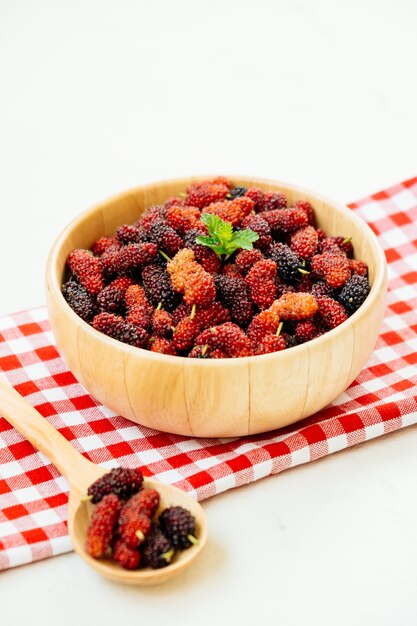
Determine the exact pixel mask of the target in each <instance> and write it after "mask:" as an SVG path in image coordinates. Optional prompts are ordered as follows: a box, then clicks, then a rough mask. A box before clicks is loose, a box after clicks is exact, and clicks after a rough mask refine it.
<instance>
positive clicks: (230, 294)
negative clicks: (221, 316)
mask: <svg viewBox="0 0 417 626" xmlns="http://www.w3.org/2000/svg"><path fill="white" fill-rule="evenodd" d="M214 283H215V285H216V291H217V296H218V299H219V300H220V302H221V303H222V304H223V305H224V306H225V307H226V308H227V309H229V311H230V316H231V318H232V321H234V322H236V324H239V325H240V326H246V325H247V324H249V322H250V320H251V319H252V314H253V305H252V302H251V300H250V298H249V295H248V292H247V287H246V283H245V281H244V280H243V279H241V278H234V277H231V276H224V275H219V276H216V277H215V279H214Z"/></svg>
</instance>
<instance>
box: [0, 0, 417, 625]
mask: <svg viewBox="0 0 417 626" xmlns="http://www.w3.org/2000/svg"><path fill="white" fill-rule="evenodd" d="M416 23H417V4H416V2H415V1H414V0H408V1H407V0H395V1H394V0H392V1H391V0H353V1H350V2H345V3H342V2H332V1H331V0H319V1H317V2H313V1H309V0H293V1H291V0H287V1H285V0H279V1H275V2H274V1H273V0H270V1H267V0H258V1H248V0H236V1H234V0H233V1H232V0H230V1H225V2H220V1H212V2H209V1H208V0H206V1H201V0H195V1H194V2H193V1H192V0H189V1H187V0H176V1H172V2H169V0H156V1H151V0H148V1H145V0H131V1H128V0H115V1H110V0H96V1H94V0H84V1H83V0H70V1H67V2H62V1H59V0H58V1H57V0H50V1H47V0H44V1H36V0H35V1H30V0H26V1H23V0H0V90H1V93H0V215H1V226H0V276H1V290H0V314H3V313H9V312H11V311H16V310H20V309H24V308H29V307H32V306H35V305H40V304H42V303H43V302H44V296H43V268H44V264H45V259H46V255H47V252H48V250H49V248H50V246H51V244H52V241H53V239H54V238H55V237H56V235H57V234H58V232H59V231H60V230H61V229H62V228H63V227H64V226H65V225H66V224H67V223H68V222H69V221H70V220H71V219H72V218H73V217H75V216H76V215H77V214H78V213H80V212H81V211H83V210H84V209H86V208H87V207H89V206H91V205H92V204H94V203H96V202H98V201H100V200H103V199H105V198H107V197H108V196H110V195H112V194H114V193H117V192H119V191H121V190H124V189H127V188H129V187H132V186H135V185H138V184H141V183H145V182H149V181H152V180H158V179H163V178H168V177H169V178H170V177H176V176H184V175H188V174H194V175H198V174H204V173H218V174H222V173H229V174H233V173H240V174H247V175H259V176H263V177H271V178H276V179H281V180H287V181H289V182H294V183H298V184H301V185H303V186H306V187H311V188H312V189H315V190H317V191H320V192H322V193H323V194H325V195H328V196H330V197H333V198H335V199H337V200H340V201H343V202H348V201H353V200H355V199H357V198H359V197H361V196H364V195H367V194H368V193H371V192H373V191H377V190H378V189H381V188H383V187H386V186H389V185H390V184H392V183H395V182H398V181H400V180H402V179H405V178H407V177H411V176H413V175H416V173H417V117H416V111H417V87H416V85H417V80H416V78H417V76H416V74H417V71H416V60H417V55H416V53H417V37H416ZM416 444H417V430H416V429H415V428H409V429H407V430H406V431H404V432H401V433H397V434H394V435H390V436H388V437H385V438H383V439H381V440H378V441H374V442H370V443H367V444H366V445H364V446H359V447H357V448H355V449H352V450H349V451H345V452H342V453H340V454H337V455H333V456H332V457H328V458H326V459H324V460H322V461H318V462H315V463H313V464H309V465H307V466H303V467H299V468H296V469H294V470H290V471H288V472H286V473H284V474H281V475H279V476H275V477H272V478H269V479H266V480H263V481H261V482H258V483H256V484H253V485H251V486H248V487H245V488H240V489H238V490H233V491H231V492H228V493H226V494H223V495H220V496H217V497H216V498H214V499H212V500H210V501H208V502H207V503H206V504H205V509H206V512H207V515H208V521H209V524H210V543H209V545H208V547H207V549H206V551H205V553H203V554H202V555H201V558H200V559H199V562H198V563H196V564H195V566H194V567H192V568H191V569H190V570H189V571H188V572H187V573H186V574H184V575H183V576H182V577H181V578H179V579H178V580H177V581H173V582H171V583H168V584H166V585H164V586H161V587H158V588H153V589H150V588H149V589H129V588H119V587H117V586H114V585H113V584H110V583H108V582H106V581H104V580H101V579H99V578H98V576H97V575H96V574H95V573H94V572H90V571H89V570H88V569H87V567H86V566H85V565H84V563H82V562H80V561H79V560H78V558H76V557H75V556H74V555H73V554H68V555H65V556H61V557H57V558H54V559H50V560H47V561H44V562H41V563H37V564H33V565H29V566H24V567H21V568H17V569H15V570H10V571H7V572H4V573H3V574H2V575H1V585H0V610H1V617H2V621H4V623H5V624H17V625H20V624H26V623H28V622H29V621H31V623H34V624H40V623H42V624H44V625H45V626H49V625H52V624H54V625H55V624H56V623H59V624H61V626H67V625H69V624H73V623H77V624H87V623H89V624H90V623H91V624H99V625H100V626H107V625H110V624H116V623H118V624H130V623H134V624H154V625H157V626H158V625H159V624H161V625H164V626H167V625H173V624H174V625H176V624H181V626H188V625H191V624H193V625H194V624H202V625H205V624H213V623H215V622H216V623H218V624H223V623H224V624H226V623H227V624H232V625H233V624H239V626H245V625H248V626H249V625H252V624H260V625H264V624H265V625H269V624H280V625H283V626H292V625H297V626H298V625H300V626H304V625H306V624H309V625H312V626H315V625H316V624H317V625H318V624H320V625H325V626H327V625H329V626H351V625H352V624H355V625H356V626H361V625H364V626H365V625H366V626H373V625H375V626H391V625H393V624H398V625H400V626H414V625H417V602H416V596H415V589H416V585H417V572H416V567H417V566H416V563H417V545H416V544H417V541H416V538H415V529H416V525H417V505H416V491H417V490H416V487H417V477H416V470H417V460H416V455H415V449H416Z"/></svg>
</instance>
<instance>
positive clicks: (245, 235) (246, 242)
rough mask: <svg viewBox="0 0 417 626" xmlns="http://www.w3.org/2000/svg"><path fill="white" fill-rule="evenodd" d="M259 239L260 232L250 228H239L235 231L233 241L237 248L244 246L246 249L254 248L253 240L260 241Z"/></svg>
mask: <svg viewBox="0 0 417 626" xmlns="http://www.w3.org/2000/svg"><path fill="white" fill-rule="evenodd" d="M258 239H259V235H258V233H255V231H253V230H251V229H250V228H246V229H245V230H238V231H236V232H235V233H233V239H232V241H231V243H232V244H234V246H235V249H237V248H243V249H244V250H252V248H253V245H252V244H253V242H254V241H258Z"/></svg>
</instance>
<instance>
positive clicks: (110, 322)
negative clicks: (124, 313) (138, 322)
mask: <svg viewBox="0 0 417 626" xmlns="http://www.w3.org/2000/svg"><path fill="white" fill-rule="evenodd" d="M93 327H94V328H95V329H96V330H99V331H100V332H102V333H104V334H105V335H108V336H109V337H112V338H113V339H118V340H119V341H122V342H123V343H127V344H129V345H131V346H135V347H136V348H144V347H146V344H147V341H148V333H147V332H146V330H144V329H143V328H140V327H138V326H135V325H134V324H131V323H130V322H126V321H125V320H124V319H123V317H121V316H118V315H114V313H99V314H98V315H96V316H95V318H94V319H93Z"/></svg>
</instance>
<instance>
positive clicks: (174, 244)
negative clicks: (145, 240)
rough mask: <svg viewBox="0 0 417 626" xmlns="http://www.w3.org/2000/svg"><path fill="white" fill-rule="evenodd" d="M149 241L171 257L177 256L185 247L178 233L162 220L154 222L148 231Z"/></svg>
mask: <svg viewBox="0 0 417 626" xmlns="http://www.w3.org/2000/svg"><path fill="white" fill-rule="evenodd" d="M148 237H149V241H152V242H153V243H154V244H156V246H157V247H158V248H159V249H160V250H163V252H165V253H166V254H167V255H168V256H169V257H171V256H175V254H177V252H178V250H180V249H181V248H183V247H184V242H183V240H182V238H181V237H180V236H179V235H178V233H177V232H176V231H175V230H174V229H173V228H172V227H171V226H170V225H169V224H168V223H167V222H163V221H162V220H159V221H155V222H153V224H152V226H151V227H150V228H149V231H148Z"/></svg>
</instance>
